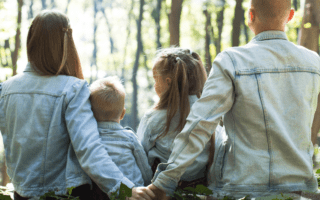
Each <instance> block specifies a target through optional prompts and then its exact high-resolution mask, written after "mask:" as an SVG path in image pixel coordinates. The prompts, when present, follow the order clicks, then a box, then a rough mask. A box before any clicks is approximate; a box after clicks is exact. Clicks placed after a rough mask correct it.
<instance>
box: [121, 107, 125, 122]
mask: <svg viewBox="0 0 320 200" xmlns="http://www.w3.org/2000/svg"><path fill="white" fill-rule="evenodd" d="M125 114H126V108H123V110H122V113H121V116H120V120H122V119H123V117H124V115H125Z"/></svg>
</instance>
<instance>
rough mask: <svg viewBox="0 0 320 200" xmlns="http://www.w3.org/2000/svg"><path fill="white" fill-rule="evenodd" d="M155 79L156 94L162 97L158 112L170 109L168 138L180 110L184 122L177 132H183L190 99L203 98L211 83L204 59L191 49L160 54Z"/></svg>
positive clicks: (181, 122) (162, 51)
mask: <svg viewBox="0 0 320 200" xmlns="http://www.w3.org/2000/svg"><path fill="white" fill-rule="evenodd" d="M153 77H154V79H155V85H154V87H155V90H156V93H157V94H158V96H159V97H160V101H159V102H158V104H157V105H156V107H155V109H167V124H166V131H165V134H166V133H167V132H168V130H169V125H170V121H171V119H172V118H173V116H174V115H175V114H176V113H177V111H178V110H179V111H180V122H179V125H178V127H177V129H176V130H177V131H181V130H182V128H183V126H184V125H185V122H186V118H187V116H188V114H189V111H190V104H189V98H188V96H189V95H197V97H198V98H200V95H201V93H202V89H203V86H204V83H205V82H206V80H207V73H206V70H205V68H204V66H203V64H202V62H201V59H200V56H199V55H198V54H197V53H196V52H193V51H192V50H190V49H183V48H167V49H161V50H159V51H158V52H157V56H156V59H155V64H154V67H153Z"/></svg>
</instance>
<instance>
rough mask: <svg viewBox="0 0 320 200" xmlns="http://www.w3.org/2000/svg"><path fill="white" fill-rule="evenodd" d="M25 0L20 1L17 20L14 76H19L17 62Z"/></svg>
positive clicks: (12, 55)
mask: <svg viewBox="0 0 320 200" xmlns="http://www.w3.org/2000/svg"><path fill="white" fill-rule="evenodd" d="M22 5H23V0H18V19H17V32H16V36H15V48H14V51H13V52H12V53H11V59H12V76H14V75H16V74H17V61H18V55H19V49H20V46H21V44H20V43H21V41H20V35H21V31H20V29H21V15H22V13H21V10H22Z"/></svg>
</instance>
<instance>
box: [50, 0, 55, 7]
mask: <svg viewBox="0 0 320 200" xmlns="http://www.w3.org/2000/svg"><path fill="white" fill-rule="evenodd" d="M50 6H51V9H52V8H55V7H56V3H55V2H54V0H51V5H50Z"/></svg>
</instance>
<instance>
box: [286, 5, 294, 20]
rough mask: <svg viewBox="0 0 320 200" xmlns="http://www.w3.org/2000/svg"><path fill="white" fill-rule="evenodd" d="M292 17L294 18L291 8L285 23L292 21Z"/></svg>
mask: <svg viewBox="0 0 320 200" xmlns="http://www.w3.org/2000/svg"><path fill="white" fill-rule="evenodd" d="M293 16H294V9H293V8H291V10H290V14H289V17H288V21H287V23H288V22H289V21H291V20H292V18H293Z"/></svg>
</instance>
